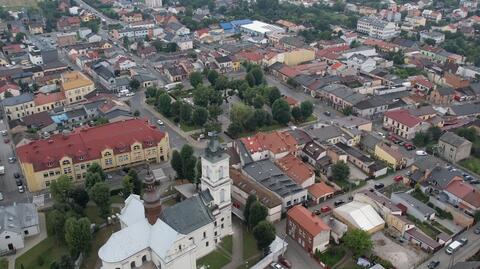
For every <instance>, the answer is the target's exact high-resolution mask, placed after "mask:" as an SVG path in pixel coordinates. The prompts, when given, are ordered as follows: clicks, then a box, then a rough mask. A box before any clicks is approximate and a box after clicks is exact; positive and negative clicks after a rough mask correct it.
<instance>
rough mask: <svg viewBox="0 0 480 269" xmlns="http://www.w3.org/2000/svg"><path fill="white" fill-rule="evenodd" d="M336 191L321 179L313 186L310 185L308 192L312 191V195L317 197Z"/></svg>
mask: <svg viewBox="0 0 480 269" xmlns="http://www.w3.org/2000/svg"><path fill="white" fill-rule="evenodd" d="M334 192H335V190H334V189H333V188H332V187H330V186H328V185H327V184H326V183H325V182H323V181H320V182H319V183H315V184H313V185H312V186H310V187H308V193H310V195H312V196H313V197H315V198H320V197H324V196H327V195H330V194H333V193H334Z"/></svg>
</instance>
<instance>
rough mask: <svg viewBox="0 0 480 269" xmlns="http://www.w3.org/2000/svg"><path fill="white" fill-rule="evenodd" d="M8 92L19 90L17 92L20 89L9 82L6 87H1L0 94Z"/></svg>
mask: <svg viewBox="0 0 480 269" xmlns="http://www.w3.org/2000/svg"><path fill="white" fill-rule="evenodd" d="M7 90H17V91H19V90H20V87H19V86H18V85H17V84H15V83H11V82H7V83H5V85H2V86H0V93H2V92H5V91H7Z"/></svg>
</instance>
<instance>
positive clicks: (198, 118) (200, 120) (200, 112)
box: [192, 107, 208, 126]
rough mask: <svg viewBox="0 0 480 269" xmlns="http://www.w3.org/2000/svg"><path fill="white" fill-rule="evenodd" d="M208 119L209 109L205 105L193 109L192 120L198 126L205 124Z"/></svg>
mask: <svg viewBox="0 0 480 269" xmlns="http://www.w3.org/2000/svg"><path fill="white" fill-rule="evenodd" d="M207 119H208V110H207V109H206V108H204V107H197V108H195V110H193V113H192V121H193V123H194V124H195V125H197V126H203V125H204V124H205V123H206V122H207Z"/></svg>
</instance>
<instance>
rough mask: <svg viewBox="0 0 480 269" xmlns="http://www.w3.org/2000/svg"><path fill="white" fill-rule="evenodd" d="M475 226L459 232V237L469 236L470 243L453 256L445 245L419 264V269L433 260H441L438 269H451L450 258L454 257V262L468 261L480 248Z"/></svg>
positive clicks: (422, 268)
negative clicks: (447, 251) (446, 250)
mask: <svg viewBox="0 0 480 269" xmlns="http://www.w3.org/2000/svg"><path fill="white" fill-rule="evenodd" d="M474 230H475V229H474V228H470V229H469V230H466V231H464V232H463V233H461V234H459V235H458V236H457V238H462V237H466V238H468V241H469V242H468V244H467V245H465V246H464V247H462V248H460V249H459V250H458V251H457V252H456V253H455V254H454V255H453V256H452V255H448V254H447V253H446V252H445V247H444V248H442V249H440V250H439V251H437V253H435V254H434V255H433V256H432V257H431V258H430V259H428V260H427V261H425V262H424V263H422V264H421V265H419V266H417V268H419V269H424V268H427V265H428V263H429V262H431V261H440V265H439V266H438V267H437V269H449V267H448V266H449V263H450V260H451V259H452V258H453V259H454V263H453V264H455V263H457V262H463V261H466V260H467V259H468V258H470V257H471V256H473V255H474V254H475V253H476V252H477V251H479V250H480V240H479V239H480V235H477V234H474V233H473V231H474Z"/></svg>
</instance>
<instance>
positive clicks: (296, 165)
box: [277, 154, 315, 185]
mask: <svg viewBox="0 0 480 269" xmlns="http://www.w3.org/2000/svg"><path fill="white" fill-rule="evenodd" d="M277 164H278V166H279V167H280V168H281V169H282V170H283V171H285V173H286V174H287V175H288V176H289V177H291V178H292V179H293V180H295V182H297V183H298V184H300V185H301V184H303V183H304V182H305V181H307V180H308V179H310V178H312V177H313V176H314V175H315V172H314V171H313V169H312V168H311V167H310V166H308V165H307V164H305V163H304V162H302V160H300V159H299V158H297V157H295V156H294V155H293V154H288V155H287V156H285V157H283V158H281V159H279V160H278V161H277Z"/></svg>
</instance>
